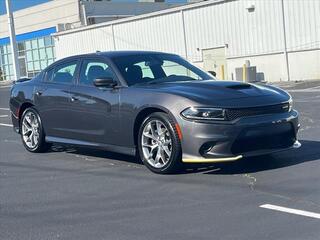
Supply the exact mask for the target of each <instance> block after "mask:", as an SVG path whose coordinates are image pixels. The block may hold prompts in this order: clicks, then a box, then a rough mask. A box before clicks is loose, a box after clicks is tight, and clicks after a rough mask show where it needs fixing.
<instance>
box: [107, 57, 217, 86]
mask: <svg viewBox="0 0 320 240" xmlns="http://www.w3.org/2000/svg"><path fill="white" fill-rule="evenodd" d="M113 61H114V63H115V65H116V66H117V68H118V69H119V71H120V73H121V74H122V76H123V78H124V79H125V80H126V81H127V84H128V86H132V85H142V84H159V83H164V82H177V81H197V80H208V79H213V77H212V76H210V75H209V74H207V73H205V72H204V71H202V70H200V69H199V68H197V67H195V66H193V65H192V64H190V63H189V62H187V61H186V60H184V59H183V58H181V57H179V56H177V55H171V54H140V55H138V54H137V55H129V56H120V57H114V58H113Z"/></svg>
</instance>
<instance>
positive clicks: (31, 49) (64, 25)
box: [0, 0, 176, 81]
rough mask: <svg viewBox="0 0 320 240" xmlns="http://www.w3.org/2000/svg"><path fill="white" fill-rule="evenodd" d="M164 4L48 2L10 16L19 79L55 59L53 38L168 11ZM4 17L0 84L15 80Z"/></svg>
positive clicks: (0, 39) (0, 32) (4, 17)
mask: <svg viewBox="0 0 320 240" xmlns="http://www.w3.org/2000/svg"><path fill="white" fill-rule="evenodd" d="M172 6H176V5H174V4H167V3H149V2H139V3H119V4H117V3H114V2H110V1H80V0H51V1H49V2H47V3H43V4H39V5H36V6H33V7H30V8H26V9H22V10H19V11H16V12H14V13H13V15H14V20H15V29H16V38H17V45H18V46H17V47H18V51H19V53H18V55H19V57H18V58H19V65H20V75H21V77H33V76H34V75H35V74H37V73H38V72H40V71H41V70H43V69H44V68H45V67H47V66H48V65H49V64H51V63H52V62H53V61H54V60H55V58H56V51H55V44H54V40H53V38H52V34H54V33H56V32H58V31H64V30H68V29H75V28H79V27H81V26H86V25H91V24H95V23H101V22H105V21H110V20H115V19H120V18H125V17H129V16H134V15H138V14H143V13H149V12H153V11H156V10H161V9H167V8H170V7H172ZM8 36H9V31H8V23H7V15H1V16H0V81H1V80H2V81H3V80H14V79H13V78H14V77H13V65H12V56H11V48H10V40H9V37H8Z"/></svg>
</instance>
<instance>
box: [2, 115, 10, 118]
mask: <svg viewBox="0 0 320 240" xmlns="http://www.w3.org/2000/svg"><path fill="white" fill-rule="evenodd" d="M6 117H9V115H0V118H6Z"/></svg>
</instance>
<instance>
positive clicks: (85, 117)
mask: <svg viewBox="0 0 320 240" xmlns="http://www.w3.org/2000/svg"><path fill="white" fill-rule="evenodd" d="M105 77H109V78H113V79H115V75H114V73H113V71H112V70H111V69H110V67H109V65H108V63H107V62H105V61H104V59H99V58H98V59H85V60H83V61H82V64H81V70H80V74H79V80H78V84H77V85H75V86H73V87H72V88H71V90H70V94H71V101H72V102H71V108H70V111H71V114H72V116H73V117H74V121H73V122H74V124H73V130H74V134H75V136H76V139H78V140H82V141H86V142H90V143H99V144H115V139H117V135H118V129H119V89H114V88H97V87H95V86H94V84H93V81H94V80H95V79H96V78H105ZM115 80H116V79H115Z"/></svg>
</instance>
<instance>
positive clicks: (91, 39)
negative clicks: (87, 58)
mask: <svg viewBox="0 0 320 240" xmlns="http://www.w3.org/2000/svg"><path fill="white" fill-rule="evenodd" d="M55 44H56V56H57V59H60V58H63V57H67V56H71V55H76V54H84V53H92V52H96V51H110V50H114V47H113V38H112V29H111V26H105V27H101V28H95V29H91V30H87V31H80V32H76V33H73V34H67V35H62V36H57V37H55Z"/></svg>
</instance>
